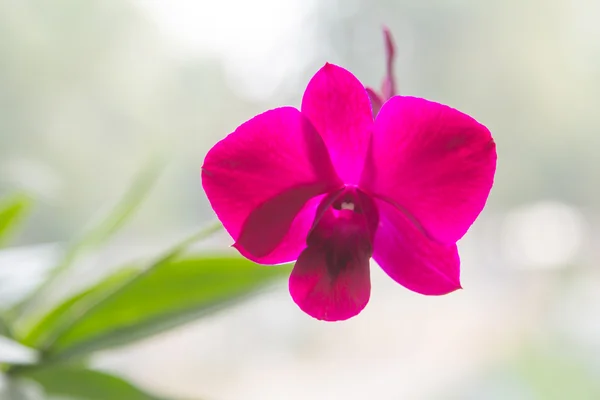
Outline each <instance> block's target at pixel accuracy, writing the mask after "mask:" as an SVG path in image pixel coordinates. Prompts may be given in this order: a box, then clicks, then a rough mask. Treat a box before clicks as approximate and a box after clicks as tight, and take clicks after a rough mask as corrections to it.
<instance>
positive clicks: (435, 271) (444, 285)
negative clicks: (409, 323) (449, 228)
mask: <svg viewBox="0 0 600 400" xmlns="http://www.w3.org/2000/svg"><path fill="white" fill-rule="evenodd" d="M376 203H377V206H378V208H379V228H378V230H377V233H376V235H375V243H374V248H373V250H374V252H373V259H374V260H375V261H376V262H377V264H379V266H380V267H381V268H382V269H383V270H384V271H385V272H386V273H387V274H388V275H389V276H390V277H391V278H392V279H393V280H395V281H396V282H398V283H399V284H401V285H402V286H404V287H406V288H407V289H410V290H412V291H414V292H417V293H421V294H425V295H443V294H447V293H450V292H453V291H455V290H457V289H460V288H461V286H460V259H459V257H458V250H457V248H456V245H455V244H452V245H443V244H439V243H437V242H434V241H432V240H431V239H429V238H428V237H426V236H425V235H424V234H423V233H422V232H421V231H419V230H418V229H417V228H415V226H414V225H413V224H412V223H411V222H410V221H409V220H408V219H407V217H406V216H405V215H404V214H403V213H401V212H400V211H398V210H397V209H396V208H395V207H394V206H392V205H390V204H388V203H386V202H384V201H381V200H376Z"/></svg>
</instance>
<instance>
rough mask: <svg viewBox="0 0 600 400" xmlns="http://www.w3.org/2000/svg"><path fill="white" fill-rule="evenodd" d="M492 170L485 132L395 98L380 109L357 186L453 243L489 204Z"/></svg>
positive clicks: (456, 116) (436, 109)
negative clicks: (487, 203)
mask: <svg viewBox="0 0 600 400" xmlns="http://www.w3.org/2000/svg"><path fill="white" fill-rule="evenodd" d="M495 170H496V147H495V144H494V141H493V139H492V136H491V134H490V132H489V131H488V129H487V128H486V127H485V126H483V125H481V124H480V123H478V122H477V121H475V120H474V119H473V118H471V117H469V116H468V115H466V114H463V113H461V112H460V111H457V110H455V109H453V108H450V107H447V106H444V105H441V104H438V103H434V102H430V101H427V100H424V99H419V98H414V97H403V96H402V97H401V96H395V97H393V98H391V99H390V100H388V101H387V102H386V103H385V104H384V105H383V107H382V109H381V111H380V112H379V114H378V116H377V120H376V121H375V129H374V133H373V139H372V142H371V147H370V150H369V156H368V157H367V160H366V165H365V171H364V173H363V176H362V178H361V183H360V187H361V188H362V189H363V190H365V191H366V192H367V193H369V194H371V195H373V196H374V197H378V198H381V199H384V200H386V201H388V202H389V203H391V204H394V205H395V206H396V207H397V208H398V209H400V210H403V211H405V212H407V213H408V214H409V215H410V216H411V218H414V221H413V222H415V223H417V225H418V226H420V227H422V228H423V229H424V231H425V232H426V233H427V234H428V235H429V236H430V237H431V238H432V239H434V240H437V241H439V242H440V243H446V244H450V243H455V242H456V241H457V240H458V239H460V238H461V237H463V235H464V234H465V233H466V232H467V230H468V229H469V227H470V226H471V224H472V223H473V222H474V221H475V219H476V218H477V216H478V215H479V213H480V212H481V210H482V209H483V207H484V205H485V202H486V200H487V197H488V194H489V192H490V189H491V188H492V183H493V180H494V172H495Z"/></svg>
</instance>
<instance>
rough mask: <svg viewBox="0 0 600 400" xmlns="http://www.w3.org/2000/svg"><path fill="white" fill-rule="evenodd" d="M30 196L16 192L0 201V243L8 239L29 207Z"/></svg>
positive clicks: (30, 202) (30, 203)
mask: <svg viewBox="0 0 600 400" xmlns="http://www.w3.org/2000/svg"><path fill="white" fill-rule="evenodd" d="M31 205H32V201H31V198H30V197H28V196H27V195H25V194H16V195H13V196H10V197H8V198H6V199H4V200H2V201H1V202H0V245H3V244H5V243H6V241H7V240H8V239H10V236H11V234H12V233H13V232H14V230H15V228H17V227H18V226H19V224H20V223H21V221H22V220H23V219H24V218H25V216H26V215H27V212H28V211H29V209H30V208H31Z"/></svg>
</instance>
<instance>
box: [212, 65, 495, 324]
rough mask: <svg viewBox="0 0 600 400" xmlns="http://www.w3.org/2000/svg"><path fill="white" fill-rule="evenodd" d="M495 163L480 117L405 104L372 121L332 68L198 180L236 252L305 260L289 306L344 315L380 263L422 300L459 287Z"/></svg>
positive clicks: (331, 316)
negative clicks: (467, 243) (462, 245)
mask: <svg viewBox="0 0 600 400" xmlns="http://www.w3.org/2000/svg"><path fill="white" fill-rule="evenodd" d="M495 168H496V150H495V144H494V141H493V139H492V137H491V134H490V132H489V131H488V129H487V128H486V127H484V126H483V125H481V124H479V123H478V122H477V121H475V120H474V119H473V118H471V117H469V116H467V115H465V114H463V113H461V112H459V111H457V110H455V109H453V108H450V107H447V106H444V105H441V104H438V103H434V102H431V101H427V100H424V99H420V98H415V97H405V96H391V98H390V99H389V100H387V101H386V102H385V103H384V104H383V105H382V106H381V110H380V111H379V113H378V114H377V116H376V118H374V115H373V110H372V104H371V101H370V99H369V95H368V94H367V91H366V89H365V87H364V86H363V85H362V84H361V83H360V82H359V81H358V79H357V78H356V77H354V75H352V74H351V73H350V72H348V71H347V70H345V69H343V68H341V67H338V66H335V65H332V64H325V66H324V67H323V68H321V69H320V70H319V71H318V72H317V73H316V74H315V75H314V77H313V78H312V79H311V81H310V82H309V84H308V87H307V88H306V91H305V92H304V97H303V99H302V106H301V109H300V110H298V109H296V108H292V107H282V108H276V109H273V110H270V111H267V112H265V113H263V114H260V115H258V116H256V117H254V118H252V119H251V120H249V121H247V122H245V123H244V124H242V125H241V126H239V127H238V128H237V129H236V130H235V132H233V133H231V134H230V135H228V136H227V137H226V138H225V139H223V140H221V141H220V142H219V143H217V144H216V145H215V146H214V147H213V148H212V149H211V150H210V151H209V152H208V154H207V156H206V159H205V161H204V166H203V167H202V183H203V187H204V189H205V191H206V194H207V196H208V199H209V201H210V203H211V206H212V207H213V209H214V210H215V212H216V214H217V216H218V217H219V219H220V221H221V222H222V223H223V225H224V227H225V229H226V230H227V232H228V233H229V234H230V235H231V236H232V237H233V239H234V240H235V244H234V247H235V248H236V249H237V250H238V251H239V252H240V253H241V254H242V255H243V256H245V257H247V258H249V259H250V260H253V261H255V262H257V263H260V264H280V263H287V262H291V261H294V260H297V261H296V264H295V266H294V269H293V271H292V273H291V276H290V279H289V290H290V293H291V295H292V298H293V299H294V301H295V302H296V304H297V305H298V306H299V307H300V308H301V309H302V310H303V311H305V312H306V313H308V314H309V315H311V316H313V317H314V318H317V319H320V320H327V321H336V320H345V319H348V318H351V317H353V316H355V315H357V314H358V313H359V312H360V311H361V310H362V309H363V308H364V307H365V306H366V304H367V302H368V301H369V296H370V292H371V282H370V268H369V260H370V258H371V257H373V259H374V260H375V261H376V262H377V264H378V265H379V266H380V267H381V268H382V269H383V270H384V271H385V272H386V273H387V274H388V275H389V276H390V277H391V278H392V279H394V280H395V281H396V282H398V283H400V284H401V285H403V286H404V287H406V288H408V289H410V290H413V291H415V292H418V293H422V294H425V295H442V294H446V293H449V292H452V291H454V290H456V289H459V288H460V287H461V286H460V278H459V275H460V261H459V256H458V252H457V247H456V242H457V241H458V240H459V239H460V238H461V237H463V235H464V234H465V233H466V232H467V230H468V229H469V227H470V226H471V224H472V223H473V222H474V221H475V219H476V218H477V216H478V215H479V213H480V212H481V210H482V209H483V207H484V205H485V202H486V200H487V197H488V194H489V192H490V189H491V187H492V183H493V178H494V172H495Z"/></svg>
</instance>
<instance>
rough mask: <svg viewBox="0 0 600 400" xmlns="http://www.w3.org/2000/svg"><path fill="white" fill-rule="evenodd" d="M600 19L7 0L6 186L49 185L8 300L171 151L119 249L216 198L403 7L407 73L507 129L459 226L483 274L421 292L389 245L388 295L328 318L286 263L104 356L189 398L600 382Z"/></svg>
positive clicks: (328, 6) (466, 2)
mask: <svg viewBox="0 0 600 400" xmlns="http://www.w3.org/2000/svg"><path fill="white" fill-rule="evenodd" d="M599 19H600V2H598V1H595V0H544V1H542V0H524V1H516V0H506V1H503V2H482V1H476V0H453V1H447V0H424V1H419V2H416V1H408V0H387V1H386V0H378V1H375V0H344V1H342V0H337V1H335V0H324V1H317V0H288V1H285V2H283V1H276V0H252V1H244V0H221V1H214V0H213V1H206V0H196V1H192V0H189V1H186V0H161V1H159V0H127V1H126V0H122V1H79V0H57V1H52V2H49V1H36V0H20V1H10V0H0V195H5V194H8V193H12V192H14V191H17V190H19V191H26V192H27V193H30V194H31V195H32V196H33V197H35V199H36V201H37V203H36V207H35V210H34V214H33V216H32V218H31V219H30V221H29V222H28V224H27V225H26V226H25V228H24V230H23V231H22V232H21V234H20V236H19V237H18V240H17V242H16V246H17V247H15V248H10V249H8V250H5V251H3V252H2V253H0V264H5V265H0V299H1V301H3V302H6V303H10V302H11V301H14V300H15V299H16V298H18V297H19V296H21V295H22V294H21V292H22V291H25V290H26V289H27V287H31V286H32V285H34V284H35V282H36V280H37V281H39V280H40V279H41V277H42V276H43V271H44V268H45V266H47V265H48V264H49V263H50V262H51V260H52V259H53V257H54V249H55V247H54V245H55V244H57V243H58V244H60V243H62V242H64V241H66V240H68V239H69V238H70V237H72V236H73V235H74V234H76V233H77V232H78V231H79V230H80V229H81V227H82V226H83V225H84V224H85V223H86V222H87V221H88V220H89V219H90V217H93V216H94V215H95V214H97V212H98V210H101V209H103V208H104V207H106V205H107V204H111V203H114V202H115V201H117V199H118V198H119V196H121V194H122V193H123V192H124V191H125V190H126V189H127V187H128V185H130V183H131V180H132V178H133V177H134V176H135V175H136V174H137V173H138V172H139V171H140V169H141V168H142V167H143V166H144V165H145V164H146V163H147V162H148V160H151V159H153V158H154V157H159V158H161V159H163V160H166V161H167V166H166V169H165V171H164V173H163V174H162V176H161V179H160V181H159V183H158V184H157V185H156V187H155V188H154V189H153V190H152V192H151V195H150V197H149V198H148V201H146V202H145V203H144V205H143V206H142V208H141V210H140V212H139V213H138V214H136V217H135V219H134V221H133V222H132V223H131V224H130V225H129V226H128V227H127V228H126V229H124V230H123V231H122V232H120V233H119V235H118V237H117V238H116V240H115V241H114V243H113V244H111V246H109V248H108V249H105V250H104V253H102V254H100V255H99V256H98V258H97V260H100V261H97V262H96V264H95V267H94V268H95V271H96V272H99V270H101V269H103V268H110V265H109V264H114V263H115V260H116V259H124V258H127V257H128V256H130V255H131V254H135V253H136V252H138V251H139V249H140V248H150V249H152V248H155V247H156V246H159V245H160V244H162V243H164V242H167V241H169V240H170V238H172V237H175V236H178V235H181V233H182V232H188V231H194V230H196V229H198V228H199V227H200V226H202V225H203V224H205V223H207V222H209V221H211V220H213V219H214V215H213V213H212V210H211V209H210V207H209V205H208V202H207V200H206V198H205V196H204V194H203V191H202V188H201V185H200V178H199V172H200V165H201V164H202V160H203V158H204V155H205V153H206V152H207V150H208V149H209V148H210V147H211V146H212V145H213V144H214V143H215V142H216V141H218V140H220V139H221V138H223V137H224V136H225V135H226V134H228V133H229V132H231V131H232V130H234V129H235V128H236V127H237V126H238V125H239V124H240V123H242V122H243V121H245V120H247V119H249V118H251V117H252V116H254V115H255V114H257V113H259V112H261V111H264V110H266V109H269V108H274V107H276V106H280V105H284V104H288V105H293V106H299V104H300V99H301V96H302V93H303V91H304V87H305V85H306V83H307V82H308V80H309V79H310V77H311V76H312V75H313V74H314V72H315V71H316V70H317V69H318V68H320V66H322V64H324V63H325V62H326V61H329V62H332V63H336V64H340V65H342V66H344V67H345V68H347V69H349V70H351V71H352V72H353V73H354V74H355V75H356V76H357V77H358V78H359V79H360V80H361V81H362V82H363V83H365V84H366V85H369V86H374V87H379V84H380V82H381V79H382V77H383V73H384V48H383V40H382V33H381V26H382V24H385V25H387V26H388V27H389V28H390V29H391V31H392V32H393V34H394V36H395V39H396V44H397V54H398V58H397V64H396V74H397V79H398V82H399V90H400V92H401V94H406V95H412V96H418V97H425V98H427V99H430V100H434V101H438V102H441V103H446V104H448V105H451V106H453V107H455V108H458V109H460V110H462V111H464V112H466V113H468V114H470V115H472V116H474V117H475V118H476V119H478V120H479V121H480V122H482V123H484V124H485V125H487V126H488V127H489V128H490V130H491V131H492V133H493V134H494V137H495V140H496V142H497V148H498V154H499V163H498V172H497V175H496V184H495V187H494V189H493V191H492V194H491V197H490V200H489V203H488V206H487V208H486V209H485V211H484V212H483V214H482V215H481V217H480V219H479V220H478V221H477V222H476V224H475V225H474V226H473V228H472V229H471V231H470V232H469V233H468V234H467V236H466V237H465V238H464V239H463V240H462V241H461V242H460V244H459V246H460V251H461V257H462V283H463V286H464V290H462V291H459V292H456V293H452V294H450V295H447V296H443V297H425V296H420V295H417V294H414V293H411V292H409V291H408V290H406V289H404V288H402V287H401V286H399V285H397V284H396V283H394V282H393V281H392V280H391V279H389V278H387V276H385V274H384V273H383V272H381V271H380V270H379V269H378V268H377V266H375V265H374V266H373V268H372V279H373V290H372V297H371V301H370V303H369V305H368V306H367V308H366V309H365V310H364V311H363V312H362V313H361V314H360V315H359V316H358V317H356V318H354V319H352V320H350V321H348V322H344V323H322V322H318V321H316V320H313V319H311V318H310V317H309V316H307V315H305V314H304V313H302V312H301V311H300V310H299V309H298V308H297V307H296V305H295V304H294V303H293V301H292V300H291V298H290V297H289V295H288V293H287V288H286V284H285V282H283V281H282V282H281V284H280V286H279V287H278V288H277V289H276V290H273V291H271V292H269V293H267V294H264V295H262V296H259V297H256V298H254V299H253V300H251V301H248V302H246V303H244V304H243V305H240V306H237V307H235V308H233V309H231V310H228V311H227V312H225V313H221V314H218V315H215V316H213V317H211V318H209V319H204V320H202V321H201V322H198V323H193V324H189V325H186V326H184V327H182V328H178V329H176V330H174V331H171V332H169V333H166V334H162V335H159V336H157V337H154V338H152V339H150V340H146V341H143V342H141V343H139V344H136V345H135V346H129V347H122V348H118V349H115V350H112V351H109V352H104V353H101V354H99V355H98V356H96V357H94V359H93V360H92V363H93V365H94V366H96V367H98V368H101V369H103V370H106V371H111V372H114V373H116V374H118V375H120V376H123V377H126V378H127V379H129V380H130V381H132V382H134V383H136V384H137V385H139V386H141V387H144V388H148V389H149V390H152V391H154V392H155V393H162V394H164V395H169V396H174V397H175V398H186V399H187V398H189V399H195V398H203V399H213V400H234V399H244V400H253V399H256V400H267V399H277V400H280V399H290V400H295V399H307V398H309V399H346V400H348V399H411V400H412V399H415V400H421V399H424V400H430V399H436V400H437V399H440V400H444V399H467V400H471V399H472V400H479V399H484V400H488V399H490V400H492V399H493V400H496V399H498V400H500V399H502V400H504V399H511V400H513V399H515V400H521V399H522V400H530V399H532V400H533V399H543V400H545V399H557V400H559V399H560V400H563V399H574V400H580V399H581V400H587V399H589V400H594V399H600V269H599V268H598V265H597V263H596V260H597V259H598V256H600V247H599V246H600V178H599V175H600V160H599V158H598V151H599V150H600V134H599V133H600V132H599V128H600V112H598V109H599V108H600V24H598V20H599ZM222 240H223V245H226V244H228V242H227V239H226V238H223V239H222ZM100 272H101V271H100ZM79 279H81V280H85V279H89V277H88V276H87V275H86V274H80V275H79V276H78V277H76V278H74V279H72V283H73V285H77V283H78V280H79ZM67 289H68V288H65V290H67ZM156 295H157V296H160V293H156Z"/></svg>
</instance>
